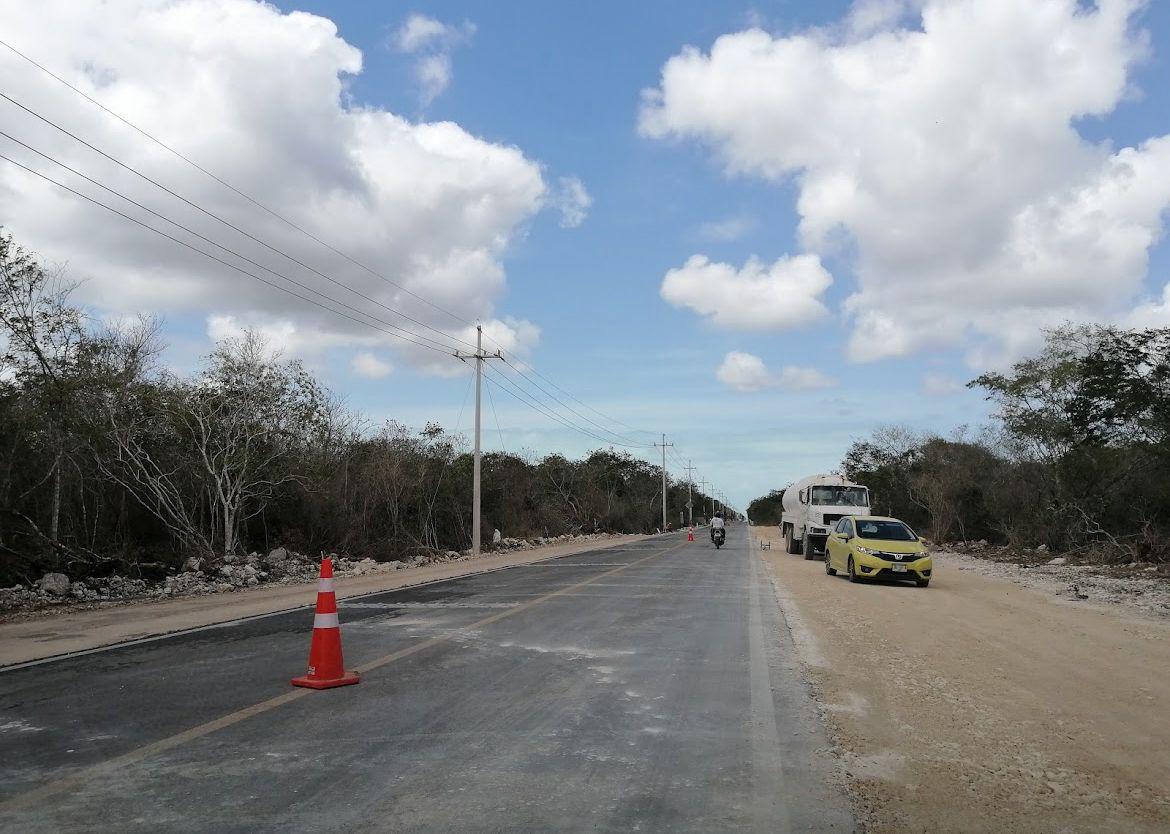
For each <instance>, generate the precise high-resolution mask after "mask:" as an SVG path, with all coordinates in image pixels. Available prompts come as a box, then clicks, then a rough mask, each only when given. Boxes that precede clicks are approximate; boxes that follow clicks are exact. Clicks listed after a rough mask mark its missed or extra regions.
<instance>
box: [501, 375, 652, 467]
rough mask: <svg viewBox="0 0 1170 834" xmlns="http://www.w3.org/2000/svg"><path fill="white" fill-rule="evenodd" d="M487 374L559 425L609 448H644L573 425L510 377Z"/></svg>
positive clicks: (521, 400) (510, 392)
mask: <svg viewBox="0 0 1170 834" xmlns="http://www.w3.org/2000/svg"><path fill="white" fill-rule="evenodd" d="M487 372H488V373H489V374H490V375H495V377H496V378H497V383H502V384H503V386H504V390H505V391H506V392H507V393H508V394H509V395H510V396H511V397H512V398H513V399H517V400H520V402H522V403H524V404H525V405H527V406H529V407H530V408H533V409H535V410H536V411H538V412H539V413H541V414H543V415H545V416H546V417H550V418H552V419H553V420H556V421H557V422H558V423H560V424H561V425H562V426H565V427H566V428H569V429H572V430H573V431H576V432H579V433H581V434H584V435H587V436H588V437H592V438H593V439H594V440H600V441H601V442H602V443H605V444H606V445H609V446H625V447H626V448H631V449H633V448H643V447H641V446H635V445H633V444H629V443H615V442H614V441H613V440H610V439H609V438H606V437H602V436H601V435H599V434H596V433H594V432H592V431H590V430H589V429H586V428H583V427H581V426H578V425H576V424H575V423H573V422H571V421H569V420H566V419H565V418H563V417H562V416H561V415H559V414H557V413H556V412H555V411H550V410H549V409H547V408H545V406H544V405H542V404H541V403H540V402H539V401H537V400H535V399H533V398H532V396H531V395H530V394H529V393H528V392H527V391H525V390H524V389H523V388H520V387H519V386H516V385H514V384H513V383H512V381H511V380H510V379H509V378H508V377H506V376H504V375H503V374H502V373H500V372H499V371H497V370H495V369H494V368H490V367H489V368H488V369H487Z"/></svg>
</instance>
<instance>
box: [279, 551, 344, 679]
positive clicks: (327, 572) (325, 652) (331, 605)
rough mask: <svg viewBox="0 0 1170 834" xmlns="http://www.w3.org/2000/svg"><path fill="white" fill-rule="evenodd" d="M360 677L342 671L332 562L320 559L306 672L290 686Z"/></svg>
mask: <svg viewBox="0 0 1170 834" xmlns="http://www.w3.org/2000/svg"><path fill="white" fill-rule="evenodd" d="M359 680H360V678H359V677H358V673H357V672H347V671H345V661H343V660H342V659H341V626H339V625H338V623H337V595H336V594H334V593H333V561H332V560H331V559H330V558H329V557H325V558H324V559H322V560H321V578H320V579H319V580H318V581H317V615H316V616H315V617H313V642H312V644H311V645H310V646H309V672H308V674H306V675H303V676H301V677H299V678H293V679H292V685H293V686H307V687H309V688H310V689H330V688H332V687H334V686H346V685H347V684H351V683H357V682H358V681H359Z"/></svg>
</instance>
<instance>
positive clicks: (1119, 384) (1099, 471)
mask: <svg viewBox="0 0 1170 834" xmlns="http://www.w3.org/2000/svg"><path fill="white" fill-rule="evenodd" d="M969 387H971V388H975V389H979V390H982V391H983V392H984V393H985V394H986V396H987V399H988V400H990V401H991V402H992V403H994V404H995V407H996V410H995V415H994V418H993V420H992V422H991V424H990V425H988V426H987V427H985V428H984V429H982V430H981V431H979V432H977V433H975V434H974V435H973V434H972V433H971V432H970V431H968V430H963V429H960V430H958V431H956V432H955V433H954V434H953V435H952V436H950V437H942V436H939V435H936V434H932V433H929V432H919V431H914V430H911V429H908V428H906V427H904V426H887V427H882V428H879V429H878V430H876V431H874V432H873V433H872V435H871V436H870V437H868V438H866V439H864V440H859V441H857V442H855V443H853V445H852V446H851V447H850V448H849V450H848V452H847V453H846V455H845V459H844V461H843V462H842V464H841V466H842V471H843V472H845V474H846V475H847V476H848V477H850V478H852V479H853V480H855V481H857V482H859V483H862V484H865V485H867V486H869V487H870V491H871V493H872V496H873V510H874V511H875V512H880V513H883V514H887V515H892V516H896V517H898V518H901V519H903V520H905V521H907V522H908V523H910V524H911V525H912V526H914V527H916V528H917V529H919V530H921V531H922V532H923V533H925V534H926V535H927V536H929V537H930V538H931V539H934V540H938V541H947V540H956V539H957V540H980V539H987V540H988V541H992V542H997V543H1002V544H1009V545H1013V546H1016V547H1020V548H1024V547H1038V546H1040V545H1045V546H1047V547H1049V548H1051V549H1053V550H1059V551H1062V552H1080V553H1083V554H1084V555H1085V556H1086V557H1091V558H1094V559H1097V560H1103V561H1118V562H1122V561H1124V562H1130V561H1153V562H1163V563H1164V562H1167V561H1170V540H1168V539H1167V535H1168V534H1170V480H1168V478H1167V474H1168V472H1170V470H1168V468H1167V466H1168V464H1170V329H1157V328H1154V329H1123V328H1118V327H1106V326H1097V325H1077V326H1073V325H1069V326H1065V327H1062V328H1058V329H1054V330H1051V331H1048V332H1047V333H1046V334H1045V341H1044V345H1043V347H1042V349H1040V350H1039V351H1038V352H1037V353H1036V354H1035V355H1034V356H1030V357H1027V358H1025V359H1022V360H1020V361H1018V362H1016V363H1015V364H1014V365H1012V367H1011V368H1010V369H1009V370H1007V371H1004V372H992V373H986V374H983V375H981V376H979V377H978V378H976V379H974V380H972V381H971V382H970V383H969ZM779 494H780V492H779V491H778V492H776V493H773V494H772V496H769V497H766V498H765V499H757V500H758V501H761V504H760V507H759V511H758V512H755V513H752V517H753V518H756V517H760V518H761V519H762V518H764V516H765V514H766V513H767V512H768V511H769V508H774V506H775V503H776V502H775V501H772V500H770V499H773V498H778V496H779ZM753 506H754V505H753ZM776 517H777V519H778V511H777V512H776Z"/></svg>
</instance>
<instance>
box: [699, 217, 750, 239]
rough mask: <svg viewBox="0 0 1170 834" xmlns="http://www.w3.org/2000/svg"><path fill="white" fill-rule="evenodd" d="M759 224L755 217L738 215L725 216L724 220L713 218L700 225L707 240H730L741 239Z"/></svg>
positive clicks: (700, 230) (701, 232)
mask: <svg viewBox="0 0 1170 834" xmlns="http://www.w3.org/2000/svg"><path fill="white" fill-rule="evenodd" d="M756 226H757V223H756V219H755V218H754V217H748V216H747V215H742V214H741V215H738V216H736V217H725V218H723V219H722V220H712V221H709V222H707V223H704V224H702V225H701V226H699V234H700V235H701V236H702V237H704V238H706V239H707V240H717V241H720V242H724V243H726V242H729V241H733V240H739V239H740V238H741V237H743V236H744V235H746V234H749V233H751V232H753V231H754V230H755V228H756Z"/></svg>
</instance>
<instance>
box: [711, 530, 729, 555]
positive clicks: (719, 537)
mask: <svg viewBox="0 0 1170 834" xmlns="http://www.w3.org/2000/svg"><path fill="white" fill-rule="evenodd" d="M726 540H727V531H726V530H724V529H723V528H722V527H719V528H716V529H715V530H712V531H711V541H713V542H715V549H716V550H718V549H719V548H721V547H723V542H725V541H726Z"/></svg>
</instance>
